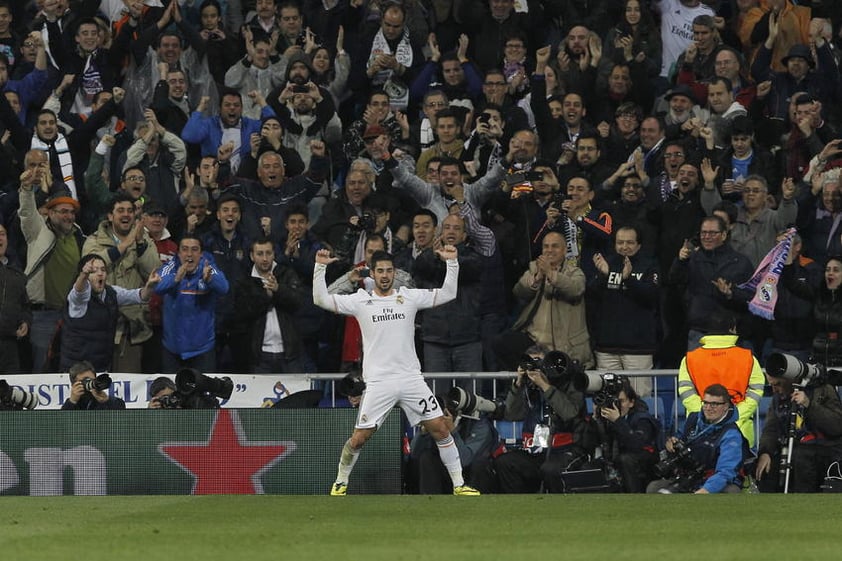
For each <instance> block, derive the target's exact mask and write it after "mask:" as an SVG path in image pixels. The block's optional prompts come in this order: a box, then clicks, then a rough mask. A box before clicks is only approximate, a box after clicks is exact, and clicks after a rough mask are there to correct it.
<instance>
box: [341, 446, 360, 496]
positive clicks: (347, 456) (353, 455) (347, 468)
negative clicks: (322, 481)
mask: <svg viewBox="0 0 842 561" xmlns="http://www.w3.org/2000/svg"><path fill="white" fill-rule="evenodd" d="M359 457H360V451H359V450H354V449H353V448H351V439H348V440H346V441H345V446H343V447H342V454H341V455H340V456H339V472H338V473H337V474H336V483H345V484H346V485H347V483H348V478H349V477H350V476H351V470H353V469H354V464H356V463H357V458H359Z"/></svg>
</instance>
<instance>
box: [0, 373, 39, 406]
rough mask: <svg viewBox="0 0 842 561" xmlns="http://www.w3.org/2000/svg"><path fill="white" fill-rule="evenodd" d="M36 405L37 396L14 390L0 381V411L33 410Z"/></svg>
mask: <svg viewBox="0 0 842 561" xmlns="http://www.w3.org/2000/svg"><path fill="white" fill-rule="evenodd" d="M38 403H39V401H38V396H37V395H35V394H34V393H32V392H28V391H26V390H23V389H21V388H14V387H12V386H10V385H9V383H8V382H7V381H6V380H0V409H10V410H13V411H20V410H21V409H35V408H36V407H38Z"/></svg>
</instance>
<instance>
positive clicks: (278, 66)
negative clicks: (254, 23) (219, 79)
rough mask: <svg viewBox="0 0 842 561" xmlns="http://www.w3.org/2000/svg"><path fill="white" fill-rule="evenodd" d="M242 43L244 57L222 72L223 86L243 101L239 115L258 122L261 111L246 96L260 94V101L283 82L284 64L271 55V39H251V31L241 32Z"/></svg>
mask: <svg viewBox="0 0 842 561" xmlns="http://www.w3.org/2000/svg"><path fill="white" fill-rule="evenodd" d="M243 38H244V40H245V43H246V56H245V57H244V58H242V59H240V61H239V62H238V63H236V64H233V65H232V66H231V67H230V68H229V69H228V71H227V72H226V73H225V86H226V87H228V88H231V89H234V90H236V91H238V92H240V98H241V99H243V101H244V103H243V116H245V117H248V118H249V119H260V118H261V116H262V115H261V113H262V110H263V108H262V107H261V106H260V105H258V104H257V103H256V102H255V98H252V97H251V96H249V93H251V92H253V91H258V92H260V95H262V96H263V97H264V98H265V97H267V96H268V95H269V92H271V91H272V90H273V89H274V88H276V87H278V86H280V85H282V84H283V83H284V70H285V65H284V64H283V62H282V61H281V60H280V59H279V58H278V57H277V56H273V52H272V50H273V47H274V46H275V45H274V44H273V41H272V39H270V38H269V37H264V36H257V37H255V36H254V35H253V33H252V31H251V28H249V27H245V28H244V29H243Z"/></svg>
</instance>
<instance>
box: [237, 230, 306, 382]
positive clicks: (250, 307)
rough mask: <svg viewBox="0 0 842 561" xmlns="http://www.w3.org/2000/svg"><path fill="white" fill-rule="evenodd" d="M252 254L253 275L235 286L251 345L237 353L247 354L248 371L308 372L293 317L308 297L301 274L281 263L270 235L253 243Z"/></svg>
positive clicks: (241, 323) (242, 324) (242, 325)
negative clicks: (300, 277) (303, 289)
mask: <svg viewBox="0 0 842 561" xmlns="http://www.w3.org/2000/svg"><path fill="white" fill-rule="evenodd" d="M250 257H251V261H252V263H254V265H253V267H252V269H251V274H250V275H249V276H248V277H245V278H243V279H241V280H240V282H239V283H238V284H237V285H236V286H235V287H234V315H235V321H236V323H237V324H238V325H239V326H240V329H241V330H242V331H244V332H246V333H248V337H247V339H246V341H247V344H246V346H247V348H245V349H242V348H241V349H237V352H240V353H245V354H247V356H248V359H247V360H248V364H249V370H248V372H255V373H258V374H269V373H273V374H277V373H282V374H292V373H296V372H304V368H303V366H304V363H303V361H302V358H303V357H302V354H303V350H302V347H301V340H300V339H299V336H298V329H297V328H296V326H295V323H294V319H293V318H294V313H295V312H296V311H297V310H298V309H299V308H300V306H301V304H302V301H303V300H304V296H303V293H302V284H301V282H300V280H299V277H298V276H297V275H296V274H295V272H294V271H293V270H292V269H291V268H290V267H287V266H284V265H278V263H277V262H276V261H275V249H274V247H273V243H272V241H271V240H269V239H268V238H259V239H257V240H256V241H255V242H254V243H252V245H251V252H250Z"/></svg>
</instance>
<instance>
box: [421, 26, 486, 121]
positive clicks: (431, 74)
mask: <svg viewBox="0 0 842 561" xmlns="http://www.w3.org/2000/svg"><path fill="white" fill-rule="evenodd" d="M469 43H470V40H469V39H468V36H467V35H465V34H464V33H462V34H461V35H459V47H458V49H457V50H456V51H455V52H453V51H451V52H445V53H444V54H442V52H441V50H440V48H439V44H438V40H437V39H436V35H435V34H434V33H433V34H431V35H430V37H429V38H428V41H427V46H428V47H429V49H430V58H429V60H427V62H426V64H424V66H423V67H422V68H421V70H420V72H419V73H418V76H417V77H416V78H415V81H414V82H413V84H412V88H411V89H410V92H409V95H410V99H412V100H420V99H422V98H424V97H425V96H426V94H427V93H429V92H430V91H434V90H433V89H432V88H437V89H438V88H440V89H441V91H442V93H443V94H444V95H445V96H446V97H447V99H448V100H450V101H456V102H457V103H458V104H459V105H460V106H467V107H466V109H470V108H472V107H473V106H474V102H475V101H476V100H477V99H478V98H479V96H480V95H482V75H481V74H480V72H479V70H478V69H477V67H476V66H475V65H474V63H473V62H471V61H470V60H469V59H468V52H467V51H468V45H469ZM434 84H435V86H434Z"/></svg>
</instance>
